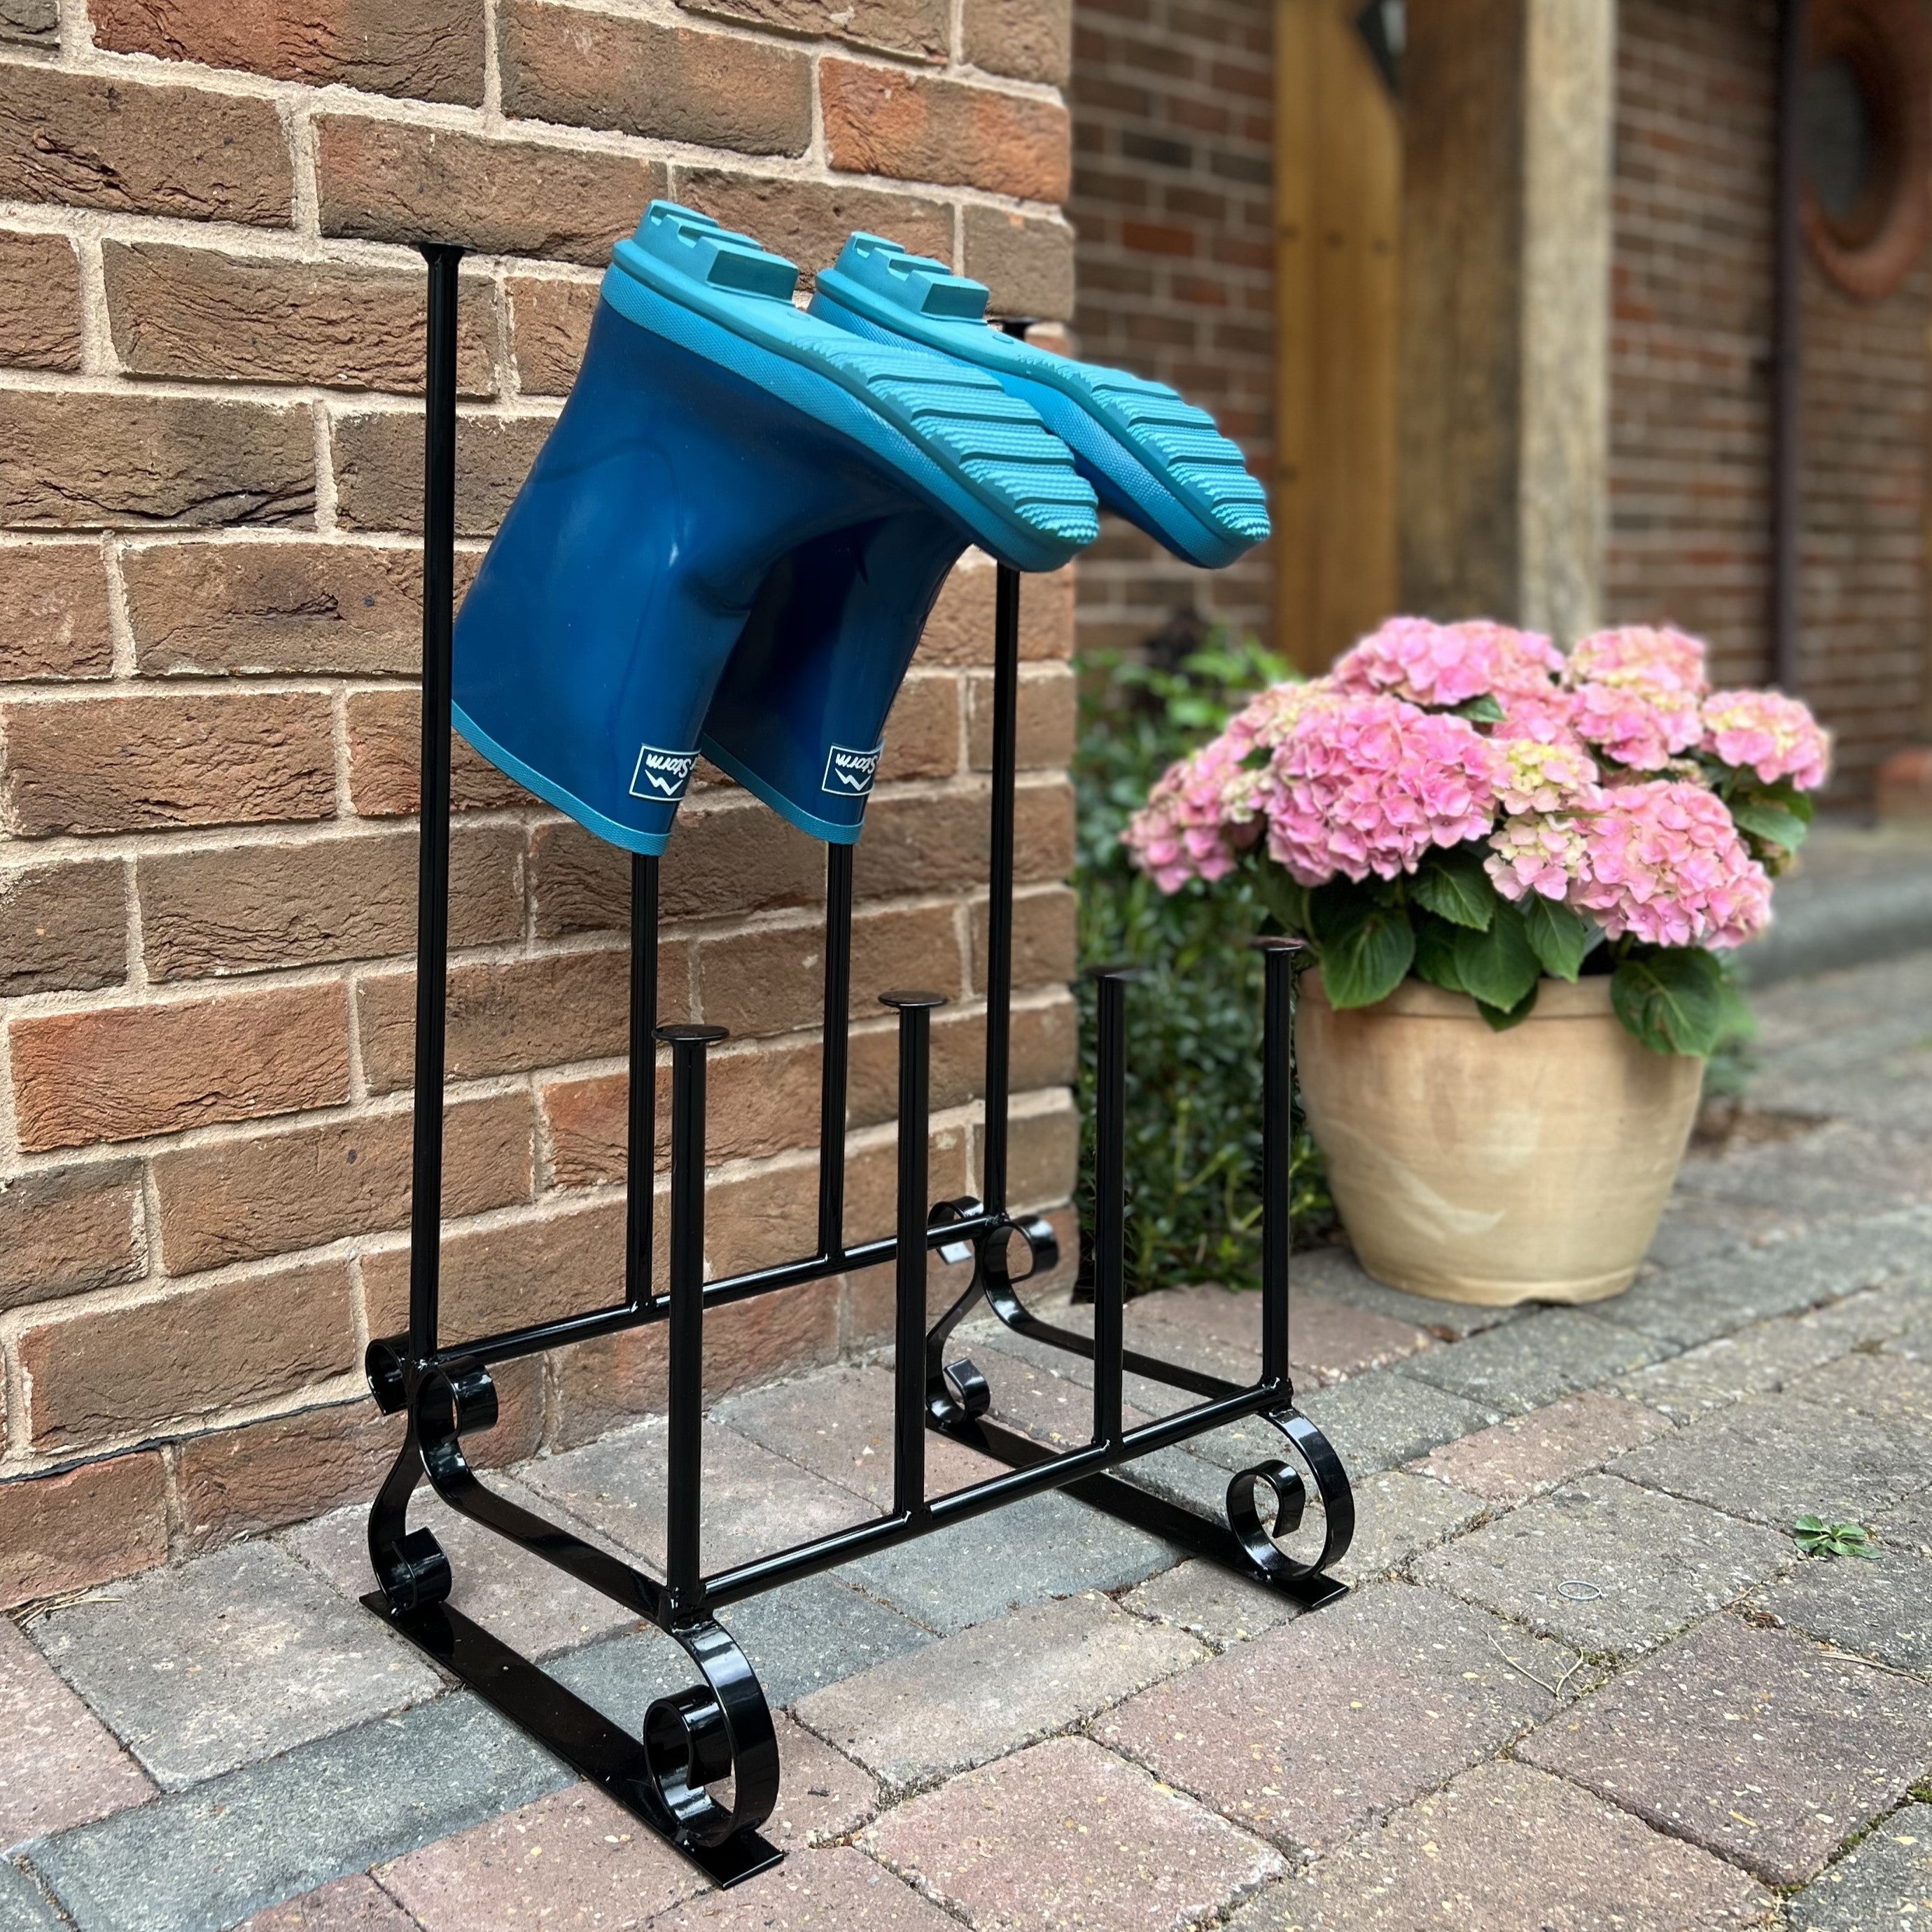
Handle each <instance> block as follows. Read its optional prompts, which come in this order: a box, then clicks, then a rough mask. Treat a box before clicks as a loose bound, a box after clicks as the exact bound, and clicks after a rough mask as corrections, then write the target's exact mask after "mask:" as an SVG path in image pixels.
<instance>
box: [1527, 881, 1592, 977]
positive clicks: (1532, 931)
mask: <svg viewBox="0 0 1932 1932" xmlns="http://www.w3.org/2000/svg"><path fill="white" fill-rule="evenodd" d="M1520 910H1521V911H1522V913H1523V926H1524V928H1525V929H1526V931H1527V932H1528V933H1529V944H1530V947H1531V950H1532V951H1533V952H1534V953H1535V955H1536V956H1537V958H1538V960H1539V961H1541V963H1542V966H1543V970H1544V971H1545V972H1546V973H1547V974H1550V977H1552V978H1553V979H1557V980H1571V981H1572V982H1573V983H1574V980H1575V979H1576V977H1577V974H1579V973H1580V972H1581V971H1583V961H1584V959H1585V957H1586V956H1587V955H1588V953H1589V950H1590V947H1591V945H1592V943H1593V942H1594V941H1595V938H1596V929H1595V927H1594V926H1592V924H1591V923H1590V922H1589V920H1588V919H1586V918H1585V917H1584V916H1583V914H1582V913H1580V912H1572V911H1571V909H1570V908H1569V907H1568V906H1567V905H1560V904H1558V903H1557V901H1556V900H1554V899H1547V898H1544V896H1543V895H1542V894H1541V892H1527V893H1526V894H1525V895H1523V900H1522V902H1521V906H1520Z"/></svg>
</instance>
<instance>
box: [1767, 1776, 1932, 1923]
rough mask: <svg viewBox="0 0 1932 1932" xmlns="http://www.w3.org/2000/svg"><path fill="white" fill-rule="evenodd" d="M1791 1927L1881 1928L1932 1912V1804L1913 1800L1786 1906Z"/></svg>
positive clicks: (1875, 1828) (1787, 1918)
mask: <svg viewBox="0 0 1932 1932" xmlns="http://www.w3.org/2000/svg"><path fill="white" fill-rule="evenodd" d="M1785 1911H1786V1914H1787V1917H1786V1921H1785V1922H1786V1923H1787V1924H1788V1925H1789V1926H1790V1928H1791V1932H1879V1928H1881V1927H1892V1926H1904V1925H1912V1924H1918V1923H1919V1922H1920V1917H1921V1914H1923V1913H1924V1912H1932V1805H1906V1807H1905V1808H1903V1810H1902V1811H1894V1813H1893V1814H1891V1817H1889V1818H1888V1819H1886V1820H1885V1822H1884V1823H1882V1824H1881V1825H1878V1826H1875V1827H1874V1828H1873V1830H1872V1832H1871V1835H1870V1837H1869V1838H1864V1839H1862V1840H1861V1841H1859V1843H1858V1844H1856V1845H1855V1846H1853V1847H1852V1849H1851V1850H1850V1851H1849V1852H1846V1854H1845V1855H1844V1856H1843V1858H1841V1859H1840V1860H1839V1861H1838V1863H1837V1864H1835V1865H1832V1866H1831V1867H1829V1869H1827V1870H1824V1871H1822V1872H1820V1873H1819V1874H1818V1876H1817V1877H1816V1878H1814V1879H1813V1880H1812V1881H1811V1883H1810V1884H1809V1885H1807V1886H1806V1887H1805V1889H1804V1890H1803V1891H1801V1892H1799V1894H1798V1895H1797V1896H1796V1897H1795V1898H1793V1900H1792V1901H1791V1902H1790V1904H1789V1905H1788V1906H1786V1908H1785Z"/></svg>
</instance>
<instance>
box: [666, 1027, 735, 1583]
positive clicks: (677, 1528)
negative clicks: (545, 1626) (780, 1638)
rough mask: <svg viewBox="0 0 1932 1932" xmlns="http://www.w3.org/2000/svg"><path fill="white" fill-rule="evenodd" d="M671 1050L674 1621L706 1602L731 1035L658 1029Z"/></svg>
mask: <svg viewBox="0 0 1932 1932" xmlns="http://www.w3.org/2000/svg"><path fill="white" fill-rule="evenodd" d="M657 1037H658V1039H659V1040H662V1041H663V1042H664V1044H665V1045H666V1046H668V1047H669V1048H670V1346H669V1349H668V1353H669V1355H670V1391H669V1398H668V1399H669V1403H670V1441H669V1444H668V1445H667V1447H668V1454H667V1458H666V1460H667V1470H666V1472H665V1498H664V1520H665V1531H664V1580H665V1583H666V1585H667V1587H668V1588H669V1590H670V1607H671V1611H672V1613H673V1616H678V1615H690V1614H694V1613H695V1612H696V1611H697V1609H698V1607H699V1606H700V1603H701V1602H702V1601H703V1581H702V1578H703V1566H702V1565H701V1564H700V1560H699V1555H698V1525H699V1523H700V1520H701V1519H702V1517H703V1482H704V1472H703V1434H702V1431H703V1424H704V1057H705V1055H706V1052H707V1051H708V1050H709V1049H710V1048H711V1047H712V1046H715V1044H716V1043H717V1042H718V1041H719V1040H722V1039H724V1037H725V1029H724V1028H722V1027H715V1026H665V1027H659V1028H658V1031H657Z"/></svg>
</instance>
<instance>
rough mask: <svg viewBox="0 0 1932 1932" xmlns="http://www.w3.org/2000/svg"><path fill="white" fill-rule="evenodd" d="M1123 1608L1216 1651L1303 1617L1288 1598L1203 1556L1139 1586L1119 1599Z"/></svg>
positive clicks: (1244, 1641) (1162, 1573) (1165, 1571)
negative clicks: (1181, 1631)
mask: <svg viewBox="0 0 1932 1932" xmlns="http://www.w3.org/2000/svg"><path fill="white" fill-rule="evenodd" d="M1121 1608H1122V1609H1123V1610H1131V1611H1133V1613H1134V1615H1135V1616H1137V1617H1151V1618H1152V1619H1154V1621H1155V1622H1157V1623H1163V1624H1172V1625H1174V1627H1175V1628H1176V1629H1177V1630H1184V1631H1187V1634H1188V1635H1189V1636H1190V1637H1199V1639H1200V1640H1202V1642H1203V1643H1208V1644H1211V1645H1213V1646H1214V1648H1215V1649H1217V1650H1226V1649H1227V1648H1228V1647H1229V1645H1230V1644H1236V1643H1246V1642H1247V1640H1248V1639H1249V1638H1250V1637H1259V1636H1260V1635H1261V1634H1262V1631H1269V1630H1273V1629H1274V1628H1275V1627H1276V1626H1277V1625H1280V1624H1285V1623H1286V1622H1289V1619H1291V1618H1293V1617H1295V1616H1298V1615H1299V1614H1300V1612H1299V1611H1298V1609H1297V1607H1296V1606H1295V1604H1294V1603H1293V1602H1292V1601H1291V1600H1290V1599H1289V1598H1286V1597H1283V1596H1280V1595H1277V1593H1276V1592H1274V1591H1273V1590H1271V1589H1265V1588H1264V1587H1263V1586H1262V1585H1261V1584H1259V1583H1250V1582H1248V1581H1247V1579H1246V1578H1245V1577H1237V1576H1235V1574H1233V1573H1232V1571H1227V1570H1224V1569H1223V1568H1221V1566H1220V1565H1219V1564H1218V1563H1210V1562H1207V1561H1206V1560H1205V1559H1202V1558H1196V1559H1193V1560H1192V1561H1190V1562H1186V1563H1178V1564H1176V1565H1175V1567H1174V1568H1172V1570H1164V1571H1162V1572H1161V1574H1160V1575H1159V1576H1158V1577H1149V1578H1148V1580H1147V1581H1146V1582H1145V1583H1139V1584H1136V1586H1135V1587H1134V1588H1133V1589H1131V1590H1130V1591H1129V1592H1127V1595H1125V1596H1124V1597H1123V1598H1121Z"/></svg>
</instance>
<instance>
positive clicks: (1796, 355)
mask: <svg viewBox="0 0 1932 1932" xmlns="http://www.w3.org/2000/svg"><path fill="white" fill-rule="evenodd" d="M1805 11H1806V8H1805V0H1779V5H1778V106H1777V117H1778V118H1777V128H1778V132H1777V136H1776V140H1777V163H1776V174H1775V186H1774V188H1773V190H1772V192H1773V196H1774V201H1773V207H1772V223H1773V235H1772V329H1771V334H1772V345H1771V365H1772V404H1771V661H1772V678H1773V679H1774V680H1775V682H1776V683H1777V685H1778V688H1780V689H1781V690H1782V691H1789V692H1790V693H1792V694H1794V695H1795V694H1796V692H1797V691H1798V688H1799V685H1800V683H1801V682H1802V679H1803V676H1804V670H1805V665H1804V655H1803V638H1804V612H1803V610H1802V604H1801V598H1802V590H1803V584H1804V568H1805V528H1804V524H1805V489H1804V472H1803V468H1802V458H1803V448H1804V427H1803V423H1802V416H1801V412H1802V409H1803V406H1804V383H1805V322H1804V246H1803V242H1802V236H1801V235H1800V233H1799V202H1800V200H1801V199H1802V175H1803V170H1804V132H1805V130H1804V116H1803V112H1802V105H1803V103H1802V96H1803V93H1804V87H1805Z"/></svg>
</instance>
